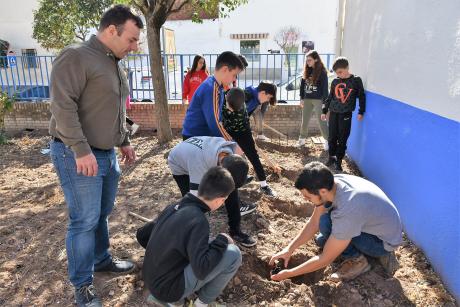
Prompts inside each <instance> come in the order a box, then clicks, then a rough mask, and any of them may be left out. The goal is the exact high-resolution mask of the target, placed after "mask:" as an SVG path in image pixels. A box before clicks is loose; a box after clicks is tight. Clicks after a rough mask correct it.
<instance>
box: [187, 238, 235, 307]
mask: <svg viewBox="0 0 460 307" xmlns="http://www.w3.org/2000/svg"><path fill="white" fill-rule="evenodd" d="M240 266H241V252H240V250H239V248H238V247H237V246H236V245H234V244H229V245H228V247H227V250H226V251H225V253H224V257H223V258H222V260H221V261H220V262H219V264H218V265H217V266H216V267H215V268H214V270H212V271H211V273H209V275H208V276H206V278H205V279H204V280H199V279H198V278H197V277H196V276H195V274H194V273H193V270H192V266H191V265H190V264H189V265H188V266H187V267H185V270H184V276H185V290H184V295H183V296H182V299H185V298H186V297H188V296H189V295H190V294H192V293H195V292H197V294H198V297H199V298H200V300H201V301H202V302H203V303H207V304H210V303H212V302H213V301H215V300H216V298H217V297H218V296H219V295H220V294H221V293H222V291H223V290H224V288H225V286H227V284H228V282H229V281H230V280H231V279H232V277H233V276H234V275H235V274H236V272H237V271H238V268H239V267H240Z"/></svg>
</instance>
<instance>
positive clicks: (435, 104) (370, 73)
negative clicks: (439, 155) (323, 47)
mask: <svg viewBox="0 0 460 307" xmlns="http://www.w3.org/2000/svg"><path fill="white" fill-rule="evenodd" d="M345 10H346V11H345V14H346V18H345V26H344V38H343V46H342V54H343V55H345V56H347V57H348V58H349V60H350V66H351V70H352V71H353V72H354V73H357V74H359V75H361V76H362V77H363V80H364V82H365V87H366V89H367V90H369V91H372V92H376V93H378V94H381V95H384V96H386V97H390V98H393V99H396V100H399V101H403V102H405V103H408V104H410V105H412V106H414V107H417V108H420V109H423V110H426V111H430V112H432V113H435V114H438V115H441V116H443V117H446V118H449V119H452V120H456V121H460V1H458V0H447V1H439V0H406V1H400V0H386V1H381V0H366V1H365V4H364V3H363V1H359V0H356V1H346V8H345Z"/></svg>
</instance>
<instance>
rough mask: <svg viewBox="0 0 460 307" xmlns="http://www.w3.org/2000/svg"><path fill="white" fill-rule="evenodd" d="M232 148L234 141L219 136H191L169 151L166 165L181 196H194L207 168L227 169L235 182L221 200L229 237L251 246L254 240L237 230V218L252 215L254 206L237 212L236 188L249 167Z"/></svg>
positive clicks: (234, 145) (239, 220)
mask: <svg viewBox="0 0 460 307" xmlns="http://www.w3.org/2000/svg"><path fill="white" fill-rule="evenodd" d="M236 148H237V144H236V143H235V142H230V141H226V140H225V139H224V138H221V137H210V136H199V137H191V138H189V139H187V140H186V141H183V142H181V143H179V144H177V145H176V146H175V147H174V148H173V149H172V150H171V152H170V153H169V156H168V165H169V168H170V169H171V172H172V175H173V178H174V180H175V181H176V183H177V185H178V186H179V189H180V191H181V194H182V196H185V194H187V193H188V192H190V193H192V194H193V195H197V191H198V186H199V182H200V181H201V178H202V177H203V175H204V174H205V173H206V172H207V171H208V170H209V169H210V168H211V167H213V166H218V165H220V166H222V167H224V168H226V169H228V170H229V171H230V173H231V174H232V177H233V180H234V182H235V190H234V191H233V192H232V193H231V194H230V195H229V196H228V198H227V200H226V201H225V208H226V209H227V215H228V225H229V228H230V231H229V232H230V236H232V238H233V239H234V240H235V241H237V242H239V243H240V244H241V245H242V246H245V247H251V246H254V245H255V244H256V241H255V240H254V239H252V238H251V237H250V236H249V235H247V234H246V233H244V232H242V231H241V216H242V215H245V214H248V213H251V212H253V211H254V210H255V206H254V207H250V208H249V209H248V210H247V211H245V212H240V200H239V196H238V188H239V187H241V186H243V185H244V183H245V181H246V178H247V174H248V169H249V167H248V164H247V162H246V161H245V160H244V159H243V158H242V157H241V156H239V155H236V154H235V151H236Z"/></svg>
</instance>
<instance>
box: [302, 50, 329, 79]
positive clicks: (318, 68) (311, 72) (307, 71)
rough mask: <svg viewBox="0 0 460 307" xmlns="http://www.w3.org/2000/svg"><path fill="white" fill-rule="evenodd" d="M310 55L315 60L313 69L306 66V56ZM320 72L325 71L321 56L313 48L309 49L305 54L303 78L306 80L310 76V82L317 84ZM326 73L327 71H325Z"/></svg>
mask: <svg viewBox="0 0 460 307" xmlns="http://www.w3.org/2000/svg"><path fill="white" fill-rule="evenodd" d="M308 57H310V58H312V59H313V60H315V65H314V66H313V69H311V68H310V67H308V65H307V58H308ZM322 72H326V68H325V67H324V63H323V61H322V60H321V57H320V56H319V54H318V52H316V51H315V50H310V51H309V52H308V53H307V54H306V55H305V64H304V67H303V79H304V80H308V79H310V78H311V82H312V84H314V85H317V84H318V83H317V82H318V80H319V77H320V76H321V73H322ZM326 73H327V72H326Z"/></svg>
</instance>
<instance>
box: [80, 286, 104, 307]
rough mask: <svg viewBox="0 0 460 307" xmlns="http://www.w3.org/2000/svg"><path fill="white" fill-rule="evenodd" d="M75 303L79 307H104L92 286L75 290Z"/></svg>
mask: <svg viewBox="0 0 460 307" xmlns="http://www.w3.org/2000/svg"><path fill="white" fill-rule="evenodd" d="M75 301H76V303H77V306H78V307H102V302H101V299H100V298H99V297H98V295H97V293H96V289H95V288H94V286H93V285H92V284H89V285H85V286H83V287H80V288H78V289H75Z"/></svg>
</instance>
